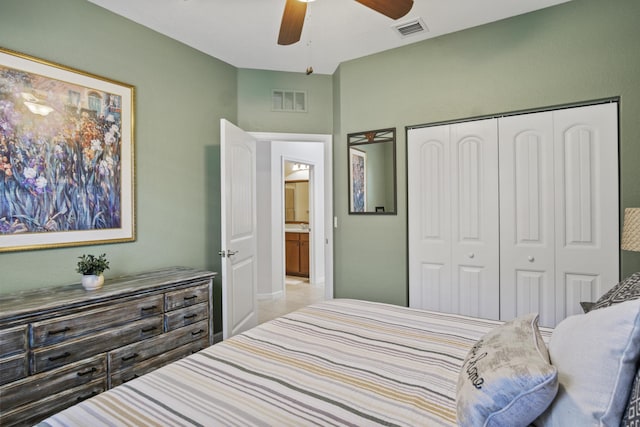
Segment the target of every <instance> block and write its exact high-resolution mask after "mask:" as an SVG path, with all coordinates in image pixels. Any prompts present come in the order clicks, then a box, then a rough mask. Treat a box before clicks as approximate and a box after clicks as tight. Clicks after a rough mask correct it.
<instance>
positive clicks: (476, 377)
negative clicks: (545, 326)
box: [456, 313, 558, 427]
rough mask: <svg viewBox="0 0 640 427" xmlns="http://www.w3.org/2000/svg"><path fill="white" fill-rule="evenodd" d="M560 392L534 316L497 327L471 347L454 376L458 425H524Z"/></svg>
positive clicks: (554, 369) (511, 426) (534, 417)
mask: <svg viewBox="0 0 640 427" xmlns="http://www.w3.org/2000/svg"><path fill="white" fill-rule="evenodd" d="M557 391H558V373H557V371H556V368H554V367H553V366H551V364H550V363H549V354H548V353H547V347H546V345H545V344H544V341H543V340H542V336H541V335H540V331H539V330H538V315H537V314H536V313H533V314H529V315H526V316H522V317H518V318H517V319H514V320H512V321H510V322H507V323H505V324H503V325H501V326H498V327H496V328H494V329H492V330H491V331H489V332H488V333H487V334H485V335H484V336H483V337H482V338H480V340H479V341H478V342H477V343H476V344H475V345H474V346H473V347H472V348H471V350H470V351H469V353H468V354H467V357H466V359H465V361H464V364H463V365H462V370H461V372H460V376H459V377H458V389H457V393H456V401H457V416H458V425H459V426H461V427H478V426H485V427H503V426H509V427H519V426H522V427H526V426H528V425H529V424H530V423H531V422H532V421H533V420H535V419H536V417H537V416H538V415H540V414H541V413H542V411H544V410H545V409H546V408H547V407H548V406H549V404H550V403H551V402H552V401H553V398H554V397H555V395H556V392H557Z"/></svg>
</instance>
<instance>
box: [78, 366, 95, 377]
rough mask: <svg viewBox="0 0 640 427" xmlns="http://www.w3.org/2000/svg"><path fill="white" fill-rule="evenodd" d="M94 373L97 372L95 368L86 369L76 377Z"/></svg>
mask: <svg viewBox="0 0 640 427" xmlns="http://www.w3.org/2000/svg"><path fill="white" fill-rule="evenodd" d="M95 371H97V369H96V368H91V369H87V370H86V371H84V372H78V376H79V377H84V376H85V375H89V374H93V373H94V372H95Z"/></svg>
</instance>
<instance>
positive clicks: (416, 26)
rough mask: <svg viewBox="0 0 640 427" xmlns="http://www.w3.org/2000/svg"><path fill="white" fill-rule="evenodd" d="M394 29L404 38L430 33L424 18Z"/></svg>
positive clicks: (404, 23) (396, 26)
mask: <svg viewBox="0 0 640 427" xmlns="http://www.w3.org/2000/svg"><path fill="white" fill-rule="evenodd" d="M393 29H394V30H396V32H397V33H398V34H400V37H402V38H405V37H409V36H413V35H416V34H419V33H423V32H426V31H429V29H428V28H427V26H426V25H425V23H424V21H423V20H422V18H416V19H412V20H411V21H407V22H403V23H402V24H398V25H394V26H393Z"/></svg>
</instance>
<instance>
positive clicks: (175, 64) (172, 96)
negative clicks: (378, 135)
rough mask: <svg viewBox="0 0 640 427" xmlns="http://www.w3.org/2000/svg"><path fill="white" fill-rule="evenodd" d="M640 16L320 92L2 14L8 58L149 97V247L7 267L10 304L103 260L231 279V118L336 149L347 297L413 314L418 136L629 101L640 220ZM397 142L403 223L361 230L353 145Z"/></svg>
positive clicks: (420, 61) (93, 22)
mask: <svg viewBox="0 0 640 427" xmlns="http://www.w3.org/2000/svg"><path fill="white" fill-rule="evenodd" d="M638 16H640V2H638V1H637V0H609V1H607V2H603V1H601V0H573V1H571V2H569V3H567V4H563V5H560V6H556V7H553V8H549V9H546V10H542V11H538V12H534V13H531V14H527V15H523V16H519V17H515V18H511V19H508V20H504V21H501V22H497V23H494V24H488V25H485V26H482V27H478V28H474V29H470V30H466V31H462V32H458V33H455V34H451V35H447V36H443V37H439V38H436V39H433V40H427V41H424V42H421V43H416V44H413V45H409V46H406V47H404V48H400V49H395V50H391V51H387V52H384V53H381V54H378V55H373V56H369V57H366V58H361V59H358V60H354V61H350V62H346V63H344V64H342V65H341V66H340V67H339V69H338V70H337V71H336V72H335V73H334V75H333V76H326V75H316V74H313V75H311V76H306V75H304V74H303V73H280V72H273V71H264V70H248V69H236V68H234V67H232V66H230V65H228V64H225V63H223V62H221V61H219V60H217V59H215V58H211V57H209V56H207V55H204V54H202V53H200V52H198V51H196V50H194V49H191V48H189V47H187V46H185V45H182V44H180V43H178V42H176V41H173V40H171V39H169V38H167V37H164V36H162V35H159V34H158V33H155V32H154V31H151V30H149V29H147V28H145V27H142V26H140V25H137V24H134V23H132V22H130V21H127V20H125V19H123V18H121V17H119V16H117V15H114V14H112V13H110V12H107V11H105V10H103V9H101V8H99V7H97V6H95V5H93V4H91V3H89V2H87V1H84V0H56V1H55V2H53V1H48V0H1V3H0V45H1V46H3V47H6V48H9V49H14V50H17V51H20V52H23V53H27V54H30V55H34V56H37V57H40V58H43V59H47V60H52V61H55V62H58V63H61V64H64V65H67V66H70V67H74V68H78V69H81V70H85V71H88V72H91V73H95V74H98V75H102V76H105V77H109V78H112V79H114V80H119V81H123V82H126V83H129V84H132V85H134V86H135V87H136V139H135V149H136V190H137V191H136V195H137V199H136V213H137V221H136V222H137V240H136V242H133V243H122V244H112V245H99V246H93V247H91V246H89V247H73V248H60V249H47V250H35V251H24V252H15V253H3V254H0V272H1V273H0V292H9V291H13V290H20V289H31V288H38V287H46V286H55V285H59V284H66V283H77V282H79V278H78V275H77V274H76V273H75V271H74V268H75V261H76V257H77V256H79V255H80V254H82V253H87V252H89V253H101V252H106V253H107V254H108V256H109V258H110V259H111V262H112V269H111V270H109V271H108V274H109V275H114V276H115V275H121V274H129V273H133V272H138V271H143V270H146V269H151V268H156V267H162V266H168V265H188V266H194V267H198V268H207V269H211V270H214V271H219V269H220V261H219V258H218V256H217V251H218V249H219V241H220V212H219V210H220V209H219V196H220V193H219V187H220V176H219V136H218V135H219V119H220V118H221V117H224V118H227V119H229V120H231V121H233V122H235V123H238V124H239V125H240V126H241V127H244V128H245V129H247V130H250V131H268V132H301V133H333V136H334V149H333V153H334V195H335V196H334V205H335V215H336V216H337V217H338V228H337V229H336V230H335V239H334V242H335V262H334V266H335V277H334V280H335V283H336V289H335V295H336V296H337V297H357V298H365V299H370V300H377V301H385V302H390V303H396V304H400V305H404V304H406V303H407V302H408V296H407V279H406V263H407V254H406V232H407V231H406V227H407V224H406V214H407V213H406V206H407V195H406V150H405V144H406V143H405V137H404V134H405V133H404V129H405V126H408V125H416V124H421V123H428V122H435V121H440V120H452V119H458V118H465V117H472V116H478V115H484V114H491V113H497V112H505V111H512V110H520V109H526V108H535V107H540V106H548V105H556V104H564V103H569V102H574V101H584V100H591V99H598V98H604V97H610V96H620V97H621V104H620V122H621V127H620V140H621V148H620V151H621V153H620V155H621V206H622V207H626V206H640V172H639V171H640V169H639V168H638V167H637V166H636V164H637V162H638V160H640V140H639V139H638V135H640V120H639V119H638V117H640V81H639V78H640V77H639V76H640V55H639V54H638V42H637V41H638V40H640V26H639V25H638V24H637V17H638ZM271 89H295V90H306V91H307V92H308V95H309V112H308V113H276V112H272V111H271V105H270V96H271ZM387 127H396V128H397V130H398V146H397V156H398V165H397V166H398V214H397V215H384V216H375V215H368V216H362V215H360V216H356V215H354V216H349V215H347V211H348V193H347V182H348V181H347V175H346V173H347V149H346V141H345V140H346V135H347V134H348V133H351V132H359V131H363V130H368V129H382V128H387ZM203 230H204V232H203ZM622 260H623V275H628V274H629V273H631V272H633V271H638V270H640V254H638V253H629V252H623V253H622ZM219 287H220V279H219V278H218V279H216V294H217V295H216V300H217V301H218V302H219V301H220V298H219V290H220V289H219ZM216 311H217V313H216V314H217V316H216V324H217V326H216V331H219V330H220V328H219V325H220V321H219V320H220V317H219V316H220V306H217V310H216Z"/></svg>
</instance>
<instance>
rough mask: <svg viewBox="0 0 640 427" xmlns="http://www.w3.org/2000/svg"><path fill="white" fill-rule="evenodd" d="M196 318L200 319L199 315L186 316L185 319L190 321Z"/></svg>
mask: <svg viewBox="0 0 640 427" xmlns="http://www.w3.org/2000/svg"><path fill="white" fill-rule="evenodd" d="M194 317H198V315H197V314H190V315H188V316H184V318H185V319H187V320H188V319H193V318H194Z"/></svg>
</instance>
